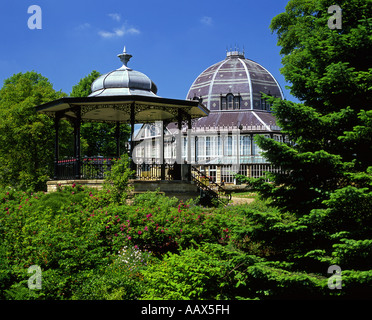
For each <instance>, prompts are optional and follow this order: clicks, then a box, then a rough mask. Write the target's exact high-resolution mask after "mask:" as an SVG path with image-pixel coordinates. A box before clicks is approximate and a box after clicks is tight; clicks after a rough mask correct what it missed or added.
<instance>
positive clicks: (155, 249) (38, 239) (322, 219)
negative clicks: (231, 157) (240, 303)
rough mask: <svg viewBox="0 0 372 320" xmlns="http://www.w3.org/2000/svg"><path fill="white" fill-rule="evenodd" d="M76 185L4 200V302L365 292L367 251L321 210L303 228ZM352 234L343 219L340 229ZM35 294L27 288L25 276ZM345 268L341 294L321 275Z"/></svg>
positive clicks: (5, 193) (272, 214)
mask: <svg viewBox="0 0 372 320" xmlns="http://www.w3.org/2000/svg"><path fill="white" fill-rule="evenodd" d="M114 199H115V198H112V193H111V192H108V190H105V191H98V190H94V189H89V188H82V187H81V186H76V185H75V186H73V187H66V188H63V189H62V188H60V189H59V191H57V192H55V193H50V194H46V193H44V192H38V193H26V192H21V191H16V190H14V189H10V188H7V189H3V190H1V192H0V238H1V242H0V262H1V264H0V278H1V282H0V297H1V298H2V299H93V300H102V299H270V298H296V299H298V298H310V297H311V298H327V297H333V296H335V295H336V296H338V295H340V296H345V297H353V296H358V294H361V293H368V290H369V289H368V288H369V287H370V285H371V277H370V274H369V273H370V270H369V268H370V266H369V264H368V262H369V260H370V258H371V254H372V253H371V247H372V243H371V240H369V239H368V238H367V237H366V234H367V232H368V231H369V232H370V227H368V226H366V227H365V234H362V233H361V234H360V235H359V238H358V232H357V230H355V232H353V231H352V230H350V231H348V232H347V231H339V232H337V230H338V229H341V230H345V228H344V227H343V224H341V225H342V227H340V228H335V226H334V225H333V223H331V225H330V226H328V229H327V222H329V223H330V222H331V219H330V218H329V217H330V216H332V215H331V212H330V211H328V209H322V210H318V211H313V212H311V214H309V215H304V216H302V217H300V218H298V217H296V215H294V214H289V213H281V212H280V211H279V210H277V209H274V208H272V207H271V206H269V205H268V204H267V203H265V202H263V201H260V200H258V199H256V200H255V201H254V202H253V203H252V204H250V205H242V206H226V207H219V208H203V207H200V206H197V205H195V204H193V202H192V201H190V202H188V203H183V202H179V201H178V200H177V199H175V198H168V197H166V196H164V195H163V194H159V193H156V192H155V193H151V192H149V193H145V194H140V195H138V196H136V197H134V198H133V199H132V201H131V202H130V203H127V202H121V203H117V202H115V200H114ZM343 223H344V224H348V223H349V222H348V220H344V222H343ZM34 264H36V265H39V266H40V267H41V269H42V289H41V290H30V289H28V288H27V279H28V277H29V276H30V275H29V274H27V268H28V267H29V266H30V265H34ZM332 264H338V265H340V266H341V268H342V281H343V282H342V283H343V289H342V290H338V291H332V290H329V289H328V286H327V280H328V278H329V275H328V274H327V273H326V272H327V269H328V267H329V266H330V265H332Z"/></svg>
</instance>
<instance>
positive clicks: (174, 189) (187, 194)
mask: <svg viewBox="0 0 372 320" xmlns="http://www.w3.org/2000/svg"><path fill="white" fill-rule="evenodd" d="M131 184H132V186H133V193H134V194H139V193H144V192H146V191H159V192H161V193H164V194H165V195H166V196H167V197H176V198H177V199H179V200H182V201H187V200H189V199H195V198H196V197H198V196H199V195H200V192H199V190H198V187H197V185H196V184H194V183H193V182H187V181H181V180H171V181H168V180H166V181H164V180H161V181H142V180H132V181H131Z"/></svg>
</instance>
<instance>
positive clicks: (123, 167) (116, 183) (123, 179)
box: [104, 154, 134, 203]
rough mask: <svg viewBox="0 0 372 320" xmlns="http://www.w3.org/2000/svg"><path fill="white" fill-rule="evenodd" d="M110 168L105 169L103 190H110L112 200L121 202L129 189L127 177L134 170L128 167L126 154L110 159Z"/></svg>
mask: <svg viewBox="0 0 372 320" xmlns="http://www.w3.org/2000/svg"><path fill="white" fill-rule="evenodd" d="M111 162H112V165H111V170H110V171H107V172H106V173H105V174H106V177H105V184H104V190H105V191H106V190H108V191H109V192H111V197H112V199H113V201H114V202H116V203H122V202H123V201H125V200H126V198H127V196H128V191H129V178H130V177H131V176H133V174H134V171H133V170H131V169H130V160H129V156H128V155H127V154H123V155H122V156H121V158H120V159H116V160H112V161H111Z"/></svg>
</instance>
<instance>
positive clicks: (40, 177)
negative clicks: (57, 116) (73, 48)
mask: <svg viewBox="0 0 372 320" xmlns="http://www.w3.org/2000/svg"><path fill="white" fill-rule="evenodd" d="M63 96H66V94H64V93H63V92H61V91H55V90H54V89H53V86H52V84H51V83H50V82H49V80H48V79H47V78H45V77H43V76H42V75H40V74H38V73H36V72H34V71H31V72H26V73H18V74H14V75H13V76H12V77H10V78H9V79H6V80H5V81H4V86H3V87H2V88H1V90H0V185H2V186H12V187H19V188H21V189H43V188H44V187H45V181H46V180H47V179H48V177H49V175H50V173H51V168H52V166H51V165H52V161H53V141H54V139H53V121H52V120H51V119H49V118H48V117H47V116H45V115H43V114H38V113H36V112H35V108H34V107H35V106H36V105H39V104H42V103H46V102H48V101H51V100H54V99H58V98H61V97H63Z"/></svg>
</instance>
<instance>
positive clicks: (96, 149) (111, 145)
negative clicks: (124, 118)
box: [70, 70, 130, 157]
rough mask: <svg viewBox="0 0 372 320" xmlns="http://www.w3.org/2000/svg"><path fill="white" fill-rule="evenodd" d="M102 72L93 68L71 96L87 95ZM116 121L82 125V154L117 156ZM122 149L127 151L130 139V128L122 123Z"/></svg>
mask: <svg viewBox="0 0 372 320" xmlns="http://www.w3.org/2000/svg"><path fill="white" fill-rule="evenodd" d="M100 75H101V74H100V73H99V72H97V71H95V70H93V71H92V72H91V73H90V74H89V75H87V76H86V77H84V78H82V79H81V80H80V81H79V83H78V84H77V85H75V86H74V87H73V88H72V91H71V94H70V96H71V97H87V96H88V95H89V94H90V93H91V92H92V90H91V85H92V83H93V82H94V80H96V79H97V78H98V77H99V76H100ZM115 130H116V124H115V123H101V122H97V123H93V122H86V123H83V124H82V126H81V136H82V141H83V143H82V154H83V155H85V156H88V157H92V156H97V155H103V156H107V157H115V156H116V140H115ZM120 132H121V134H120V150H121V153H124V152H125V151H126V142H127V141H128V139H129V135H130V128H129V126H128V125H127V124H121V125H120Z"/></svg>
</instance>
